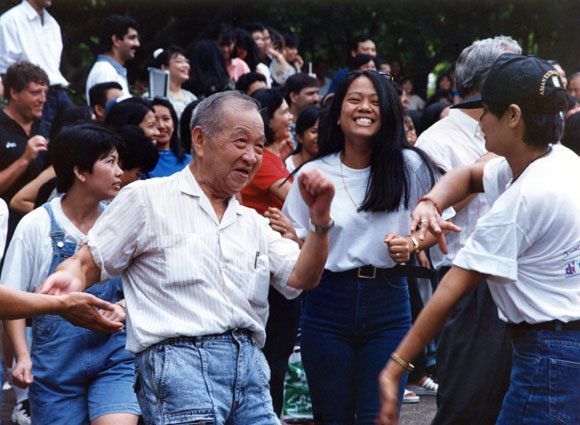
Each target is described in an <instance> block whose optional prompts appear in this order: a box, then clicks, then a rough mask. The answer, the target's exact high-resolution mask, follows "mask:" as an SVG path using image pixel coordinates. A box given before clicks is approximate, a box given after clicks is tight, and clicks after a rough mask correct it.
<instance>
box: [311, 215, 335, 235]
mask: <svg viewBox="0 0 580 425" xmlns="http://www.w3.org/2000/svg"><path fill="white" fill-rule="evenodd" d="M333 227H334V219H333V218H332V217H330V221H329V222H328V224H326V225H324V226H319V225H318V224H314V223H312V221H311V222H310V230H312V231H313V232H314V233H318V234H321V235H324V234H325V233H328V231H329V230H330V229H332V228H333Z"/></svg>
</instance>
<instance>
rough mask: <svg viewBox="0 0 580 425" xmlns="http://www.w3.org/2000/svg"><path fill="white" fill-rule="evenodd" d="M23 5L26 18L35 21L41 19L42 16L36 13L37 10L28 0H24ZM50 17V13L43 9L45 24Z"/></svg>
mask: <svg viewBox="0 0 580 425" xmlns="http://www.w3.org/2000/svg"><path fill="white" fill-rule="evenodd" d="M22 5H23V7H24V12H25V13H26V17H27V18H28V19H29V20H31V21H33V20H34V19H36V18H39V19H40V15H39V14H38V12H36V10H34V8H33V7H32V6H31V5H30V3H28V1H27V0H22ZM47 15H48V12H47V11H46V10H44V9H42V19H43V21H44V22H46V16H47Z"/></svg>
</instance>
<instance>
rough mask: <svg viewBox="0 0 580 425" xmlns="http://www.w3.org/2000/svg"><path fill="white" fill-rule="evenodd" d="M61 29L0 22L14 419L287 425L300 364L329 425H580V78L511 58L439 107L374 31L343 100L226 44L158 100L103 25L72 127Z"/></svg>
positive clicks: (470, 51)
mask: <svg viewBox="0 0 580 425" xmlns="http://www.w3.org/2000/svg"><path fill="white" fill-rule="evenodd" d="M48 6H50V1H45V0H23V1H22V3H20V4H19V5H17V6H14V7H13V8H11V9H10V10H8V11H6V12H5V13H4V14H3V15H2V16H0V76H1V77H2V79H1V85H0V89H1V90H2V91H3V95H4V98H5V99H6V101H7V104H6V107H5V108H3V109H2V110H0V196H1V200H0V230H1V232H0V242H2V243H1V244H0V245H1V248H2V249H3V251H4V246H6V250H5V255H4V257H3V265H2V272H1V275H0V282H1V283H2V285H5V286H2V287H0V306H2V308H1V311H0V317H1V318H3V319H5V321H4V329H5V335H4V338H3V360H4V366H5V367H6V368H7V369H8V371H9V374H10V379H9V382H10V383H11V385H12V386H13V388H14V391H15V393H16V406H15V408H14V411H13V414H12V420H13V421H14V422H15V423H18V424H20V425H22V424H30V423H33V424H39V425H40V424H55V423H56V424H60V423H62V424H65V423H66V424H79V425H81V424H88V423H90V424H93V425H107V424H126V425H134V424H137V423H139V421H143V422H144V423H146V424H174V423H217V424H242V425H247V424H270V425H275V424H277V423H280V422H281V421H282V419H283V418H282V410H283V405H284V380H285V376H286V370H287V366H288V361H289V357H290V355H291V354H292V352H293V350H294V349H295V346H296V345H299V346H300V353H301V357H302V362H303V365H304V370H305V372H306V378H307V381H308V388H309V395H310V398H311V403H312V412H313V418H312V420H313V421H314V423H315V424H345V425H346V424H360V425H363V424H374V423H375V421H378V423H382V424H396V423H397V418H398V409H400V406H401V403H416V402H419V400H420V396H425V395H427V396H437V413H436V416H435V418H434V419H433V424H435V425H457V424H477V425H488V424H489V425H492V424H495V423H498V424H502V425H507V424H520V423H537V424H542V425H545V424H552V423H553V424H560V423H579V422H580V408H579V407H578V405H577V402H576V401H577V396H578V390H577V389H576V385H575V384H574V382H576V381H578V379H580V375H579V372H578V371H579V370H580V363H579V362H578V357H577V354H578V353H577V351H578V347H579V346H580V324H579V323H580V272H578V271H577V270H578V269H580V263H579V262H578V261H576V259H577V255H576V251H577V249H578V246H579V244H580V214H578V212H579V210H580V204H579V201H578V197H577V196H575V195H576V194H577V192H578V190H577V183H576V182H577V179H575V177H574V176H575V175H576V174H577V173H578V172H579V171H578V170H580V167H579V165H580V162H579V161H580V160H579V159H578V158H577V156H576V154H577V153H580V114H579V113H578V112H580V101H579V100H578V99H579V98H580V73H575V74H572V75H571V77H570V79H569V80H567V79H566V74H565V72H564V70H563V69H562V67H561V66H560V65H558V63H557V62H555V61H545V60H542V59H536V58H532V57H523V56H521V54H522V49H521V47H520V46H519V45H518V43H517V42H516V41H515V40H513V39H512V38H510V37H507V36H497V37H494V38H489V39H484V40H479V41H475V42H473V44H471V45H470V46H466V47H465V49H464V50H463V51H462V52H461V54H460V55H459V57H458V59H457V62H456V64H455V66H454V67H453V68H452V69H450V70H448V72H446V73H444V74H442V75H440V76H439V77H438V78H437V81H436V87H435V90H434V91H433V94H432V95H431V96H429V97H428V98H426V100H425V99H423V98H421V97H420V96H418V95H417V94H416V93H415V92H414V90H413V86H414V84H413V83H414V82H413V79H412V78H411V70H405V71H406V72H409V74H405V72H404V70H403V66H402V64H401V62H400V61H398V60H392V61H387V60H384V59H381V58H380V55H379V53H380V52H377V50H376V44H375V41H374V40H373V37H372V36H371V35H369V34H360V35H359V36H357V37H355V38H354V40H353V43H352V46H350V48H349V51H348V54H347V60H346V63H347V67H345V68H343V69H340V70H338V71H337V72H336V73H335V74H334V76H333V77H332V78H330V76H328V75H326V66H325V62H324V60H322V59H323V58H321V59H320V60H318V61H316V62H315V63H314V67H311V66H309V67H308V68H309V69H306V66H305V64H304V61H303V59H302V57H301V56H300V51H299V47H300V44H299V40H297V39H296V37H295V36H294V35H293V34H292V33H291V32H287V33H283V32H279V31H277V30H276V29H274V28H271V27H268V26H265V25H263V24H262V23H259V22H253V23H248V24H245V25H242V26H240V27H237V28H233V27H232V26H231V25H229V24H225V23H219V24H215V25H211V26H210V27H208V29H207V31H205V33H204V34H203V35H202V36H200V38H199V39H198V40H197V41H196V42H194V43H193V44H192V45H191V46H188V47H187V48H185V49H184V48H182V47H180V46H176V45H172V46H159V48H158V49H157V50H155V51H154V52H151V55H150V65H151V67H152V69H153V70H154V72H162V74H163V75H165V76H166V85H165V87H164V89H163V95H158V93H157V89H158V87H153V86H152V87H149V90H146V91H145V92H138V90H136V88H135V85H134V84H130V82H129V81H128V79H127V70H126V68H125V66H126V64H127V62H128V61H130V60H132V59H133V58H134V56H135V52H136V50H137V49H138V48H140V41H139V36H140V34H139V26H138V23H137V22H136V21H135V20H134V19H132V18H131V17H128V16H120V15H111V16H108V17H107V18H105V19H104V20H103V22H102V23H101V25H100V34H99V40H100V43H101V44H100V48H101V54H99V55H98V57H97V58H96V61H95V63H94V65H93V66H92V68H91V70H90V72H89V74H88V77H87V81H86V101H87V104H88V106H87V105H76V104H74V103H73V102H72V101H71V99H70V98H69V96H68V95H67V90H66V89H67V86H68V82H67V80H66V78H65V77H64V76H63V75H62V73H61V72H60V69H59V68H60V56H61V53H62V49H63V45H62V37H61V32H60V27H59V25H58V23H57V21H56V20H55V19H54V18H53V17H52V16H51V15H50V14H49V13H48V11H47V10H46V9H47V7H48ZM151 81H153V80H152V79H151ZM154 93H155V94H156V95H154ZM564 123H565V126H564ZM435 288H437V290H435ZM26 317H32V319H25V318H26ZM69 322H70V323H69ZM83 328H88V329H83ZM377 383H379V384H380V385H377ZM377 417H378V419H377Z"/></svg>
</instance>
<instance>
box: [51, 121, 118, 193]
mask: <svg viewBox="0 0 580 425" xmlns="http://www.w3.org/2000/svg"><path fill="white" fill-rule="evenodd" d="M119 142H120V138H119V136H118V135H117V133H115V131H113V130H112V129H111V128H110V127H108V126H106V125H104V124H99V123H86V124H76V125H70V126H65V127H63V128H62V129H61V130H60V132H59V133H58V134H57V136H56V137H55V139H54V140H51V142H50V144H49V145H48V148H49V154H50V156H51V158H52V162H53V166H54V171H55V173H56V188H57V190H58V191H59V192H61V193H65V192H67V191H68V190H69V189H70V188H71V187H72V185H73V183H74V182H75V173H74V169H75V167H76V168H78V169H79V171H88V172H90V173H92V171H93V166H94V165H95V162H97V161H98V160H99V159H102V158H105V157H106V156H107V155H108V154H109V153H110V152H111V151H112V150H113V149H115V148H116V147H117V145H118V144H119Z"/></svg>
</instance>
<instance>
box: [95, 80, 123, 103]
mask: <svg viewBox="0 0 580 425" xmlns="http://www.w3.org/2000/svg"><path fill="white" fill-rule="evenodd" d="M111 89H118V90H123V87H121V84H119V83H117V82H116V81H108V82H106V83H99V84H95V85H94V86H93V87H91V88H90V89H89V105H91V108H93V109H95V106H96V105H99V106H101V107H103V108H104V107H105V106H107V105H105V102H106V101H107V92H108V91H109V90H111Z"/></svg>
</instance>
